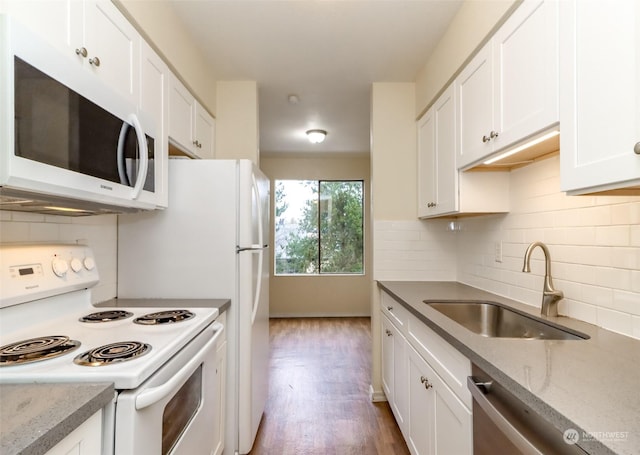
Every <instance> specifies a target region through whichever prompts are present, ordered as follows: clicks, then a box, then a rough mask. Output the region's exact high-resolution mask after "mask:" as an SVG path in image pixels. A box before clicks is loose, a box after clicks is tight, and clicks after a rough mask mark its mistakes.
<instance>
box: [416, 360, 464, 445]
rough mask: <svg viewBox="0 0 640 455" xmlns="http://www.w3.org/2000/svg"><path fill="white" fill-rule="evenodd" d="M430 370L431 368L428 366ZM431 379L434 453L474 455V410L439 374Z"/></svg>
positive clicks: (430, 375) (431, 374) (431, 376)
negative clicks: (471, 409)
mask: <svg viewBox="0 0 640 455" xmlns="http://www.w3.org/2000/svg"><path fill="white" fill-rule="evenodd" d="M427 367H428V368H430V367H429V365H427ZM431 371H432V372H431V373H430V374H429V376H428V380H429V382H430V383H431V384H432V385H433V387H432V388H431V389H430V392H431V394H432V396H433V397H432V399H433V408H434V409H433V423H434V430H433V450H434V451H433V453H435V454H437V455H441V454H456V455H471V454H472V453H473V418H472V414H471V411H470V410H469V409H468V408H467V407H466V406H465V405H464V404H463V403H462V402H461V401H460V400H459V399H458V397H456V395H455V394H454V393H453V391H451V389H449V387H447V385H446V384H445V383H444V381H443V380H442V379H441V378H440V376H438V375H437V374H436V372H435V371H433V370H431Z"/></svg>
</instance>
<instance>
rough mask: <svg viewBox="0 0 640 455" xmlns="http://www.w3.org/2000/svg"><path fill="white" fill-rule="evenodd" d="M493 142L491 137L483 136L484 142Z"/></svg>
mask: <svg viewBox="0 0 640 455" xmlns="http://www.w3.org/2000/svg"><path fill="white" fill-rule="evenodd" d="M490 140H491V138H490V137H489V136H482V142H484V143H487V142H489V141H490Z"/></svg>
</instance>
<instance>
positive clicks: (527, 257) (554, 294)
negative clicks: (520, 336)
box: [522, 242, 564, 316]
mask: <svg viewBox="0 0 640 455" xmlns="http://www.w3.org/2000/svg"><path fill="white" fill-rule="evenodd" d="M537 246H539V247H540V248H542V252H543V253H544V288H543V289H542V308H541V310H540V313H541V314H542V315H543V316H558V301H559V300H561V299H562V298H563V297H564V293H563V292H562V291H558V290H556V289H554V288H553V280H552V279H551V254H550V253H549V249H548V248H547V245H545V244H544V243H542V242H533V243H532V244H531V245H529V246H528V247H527V251H526V252H525V253H524V265H523V267H522V271H523V272H527V273H529V272H531V267H530V266H529V262H530V261H531V253H532V252H533V250H534V249H535V247H537Z"/></svg>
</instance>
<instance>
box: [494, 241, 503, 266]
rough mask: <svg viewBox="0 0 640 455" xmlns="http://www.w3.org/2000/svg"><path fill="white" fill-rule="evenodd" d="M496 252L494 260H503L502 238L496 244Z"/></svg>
mask: <svg viewBox="0 0 640 455" xmlns="http://www.w3.org/2000/svg"><path fill="white" fill-rule="evenodd" d="M494 247H495V254H494V260H495V261H496V262H502V240H498V241H497V242H496V243H495V244H494Z"/></svg>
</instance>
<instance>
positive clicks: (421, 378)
mask: <svg viewBox="0 0 640 455" xmlns="http://www.w3.org/2000/svg"><path fill="white" fill-rule="evenodd" d="M420 382H421V383H422V384H424V388H425V389H427V390H429V389H430V388H431V387H433V384H431V383H430V382H429V380H428V379H427V378H425V377H424V376H420Z"/></svg>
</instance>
